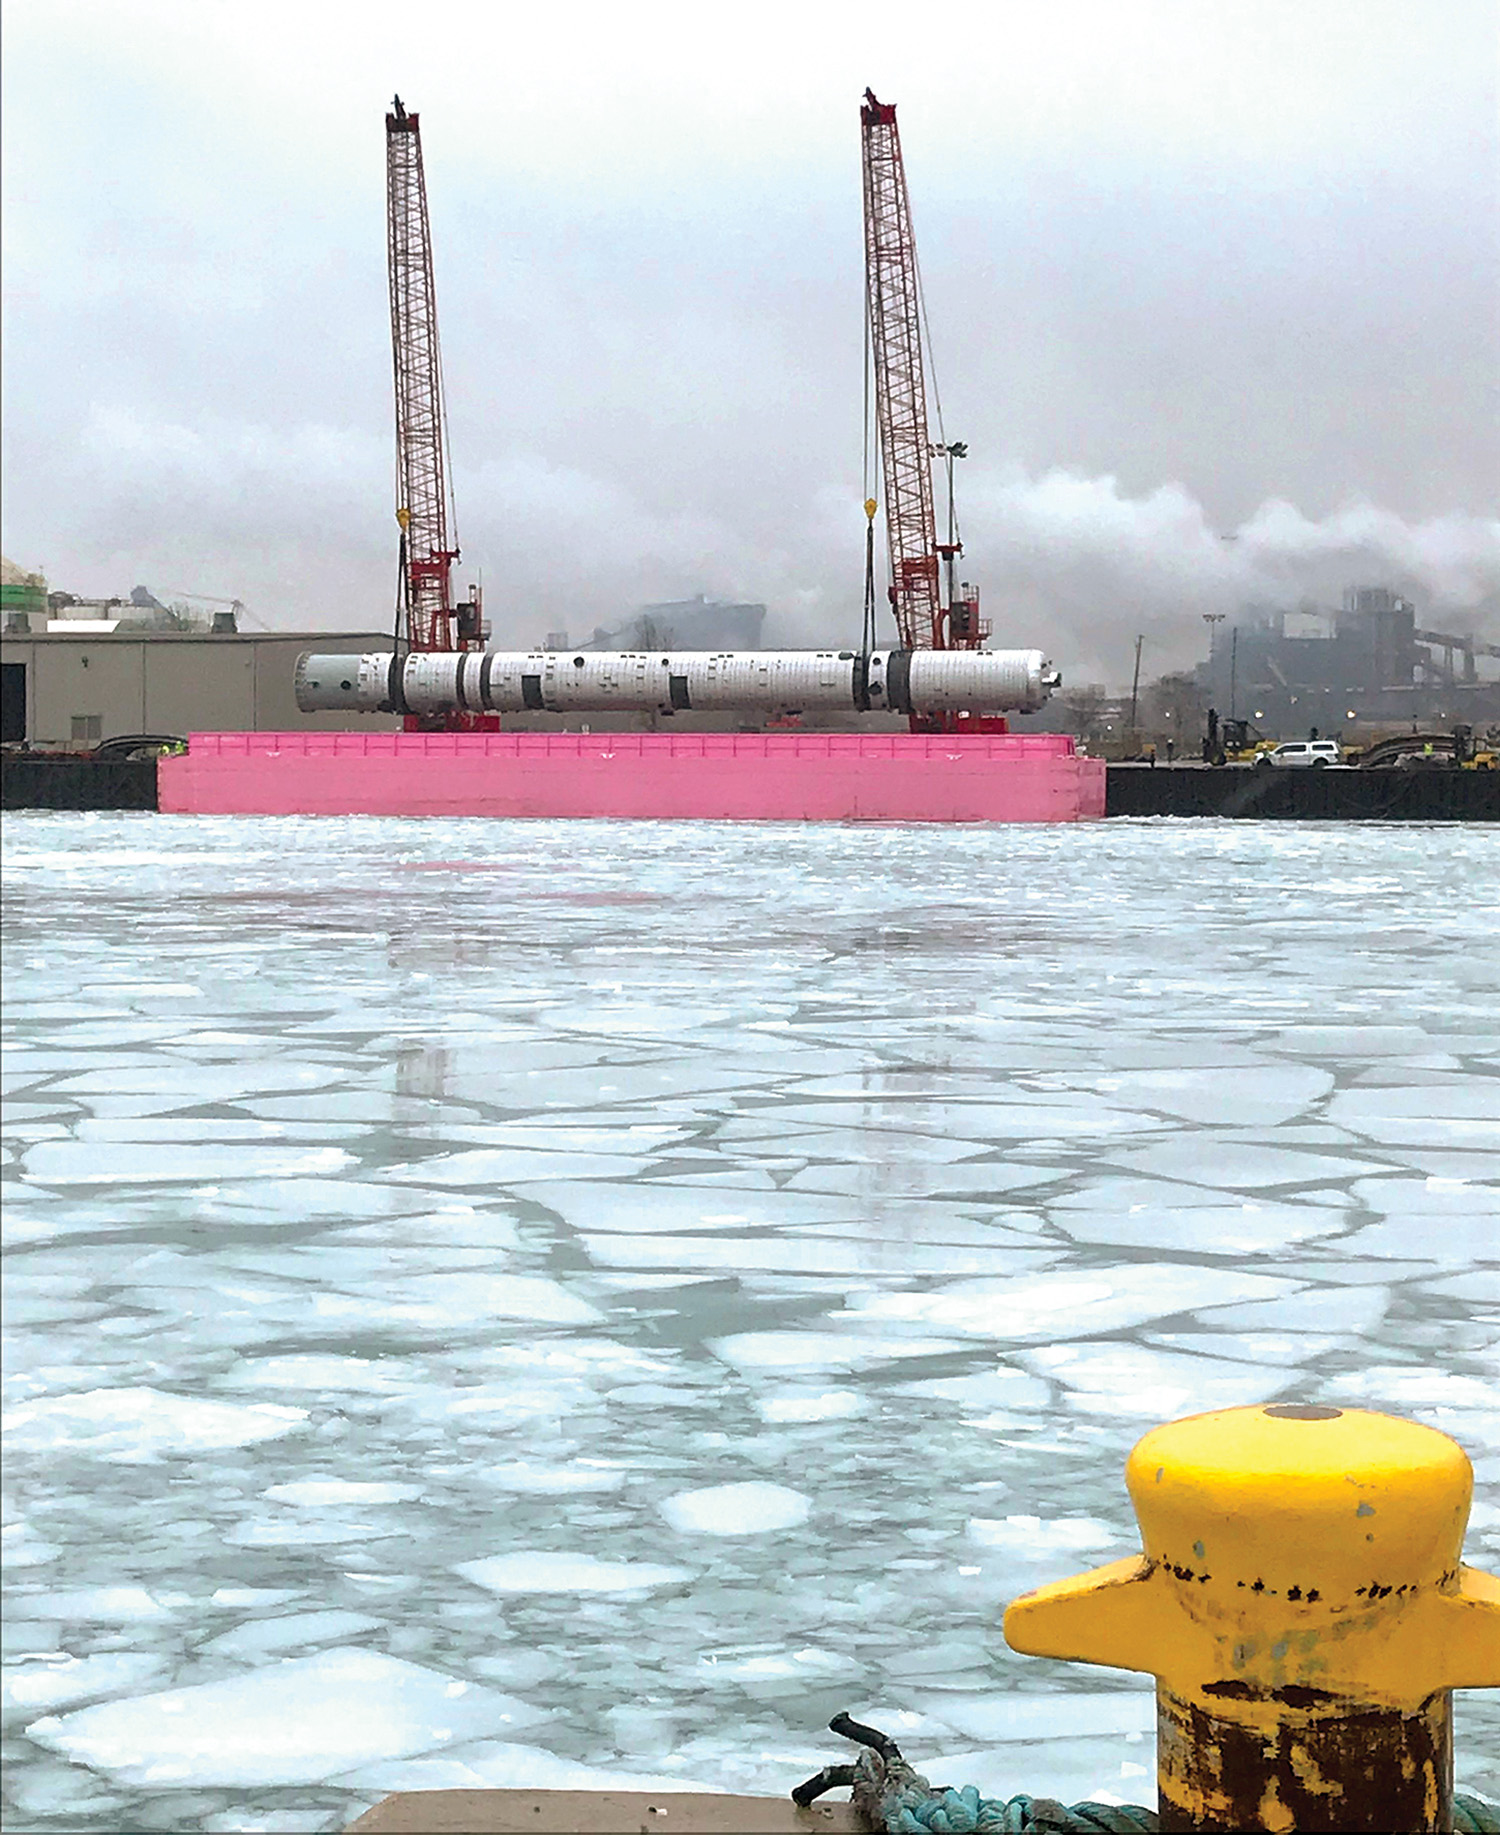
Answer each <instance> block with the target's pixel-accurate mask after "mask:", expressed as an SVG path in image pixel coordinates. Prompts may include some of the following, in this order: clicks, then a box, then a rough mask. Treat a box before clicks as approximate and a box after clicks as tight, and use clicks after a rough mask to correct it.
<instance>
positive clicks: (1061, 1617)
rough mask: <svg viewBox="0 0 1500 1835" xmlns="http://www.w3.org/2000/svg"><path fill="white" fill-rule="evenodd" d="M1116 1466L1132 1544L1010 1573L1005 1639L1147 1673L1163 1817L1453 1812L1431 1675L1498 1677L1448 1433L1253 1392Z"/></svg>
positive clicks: (1494, 1621) (1493, 1588)
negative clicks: (1130, 1509) (1025, 1582)
mask: <svg viewBox="0 0 1500 1835" xmlns="http://www.w3.org/2000/svg"><path fill="white" fill-rule="evenodd" d="M1125 1475H1126V1483H1127V1484H1128V1485H1129V1487H1130V1495H1131V1499H1132V1501H1133V1503H1134V1505H1135V1511H1136V1516H1137V1518H1138V1519H1139V1521H1140V1526H1141V1539H1142V1542H1143V1543H1144V1545H1145V1553H1144V1554H1143V1555H1139V1556H1135V1557H1133V1558H1132V1559H1130V1560H1126V1561H1115V1562H1112V1563H1111V1564H1110V1565H1109V1566H1108V1567H1102V1568H1098V1569H1096V1570H1095V1571H1094V1572H1093V1573H1091V1574H1081V1575H1079V1576H1077V1577H1076V1578H1075V1579H1072V1580H1060V1581H1058V1582H1056V1584H1054V1585H1052V1586H1045V1587H1039V1588H1038V1589H1037V1590H1036V1591H1035V1592H1033V1593H1023V1594H1022V1595H1021V1597H1020V1598H1019V1599H1017V1600H1015V1601H1014V1602H1013V1604H1012V1605H1011V1607H1010V1609H1009V1611H1008V1612H1007V1613H1006V1614H1005V1637H1006V1642H1007V1643H1009V1644H1010V1646H1011V1647H1012V1649H1014V1650H1019V1651H1023V1652H1025V1653H1026V1654H1027V1655H1028V1656H1039V1657H1066V1658H1071V1659H1073V1660H1076V1661H1078V1662H1083V1663H1105V1664H1109V1665H1112V1666H1113V1667H1114V1668H1117V1669H1136V1670H1144V1671H1146V1672H1147V1673H1148V1674H1150V1675H1154V1676H1155V1677H1156V1702H1157V1758H1156V1764H1157V1789H1158V1794H1159V1806H1160V1817H1161V1827H1162V1829H1163V1831H1174V1832H1181V1831H1195V1832H1196V1831H1209V1830H1226V1829H1261V1830H1271V1831H1275V1832H1276V1835H1288V1832H1290V1831H1293V1830H1295V1831H1298V1832H1299V1835H1304V1832H1310V1831H1323V1830H1382V1829H1387V1830H1388V1829H1401V1830H1407V1831H1416V1832H1418V1835H1428V1832H1429V1831H1432V1832H1437V1831H1447V1830H1451V1829H1452V1827H1453V1700H1452V1695H1451V1693H1450V1691H1451V1690H1453V1689H1455V1688H1494V1687H1497V1686H1500V1580H1497V1579H1495V1578H1494V1577H1492V1576H1491V1575H1488V1574H1482V1573H1480V1572H1478V1571H1477V1570H1476V1569H1474V1568H1471V1567H1464V1566H1463V1565H1462V1564H1461V1562H1460V1559H1459V1556H1460V1551H1461V1549H1462V1546H1463V1535H1464V1527H1465V1525H1466V1523H1467V1522H1468V1516H1469V1500H1470V1497H1471V1495H1472V1492H1473V1470H1472V1468H1471V1467H1470V1465H1469V1461H1468V1459H1467V1457H1466V1456H1465V1454H1464V1452H1463V1449H1462V1448H1461V1447H1459V1446H1458V1445H1457V1444H1456V1443H1455V1442H1454V1441H1452V1440H1450V1439H1449V1438H1448V1436H1447V1435H1446V1434H1440V1433H1438V1432H1437V1431H1436V1430H1435V1429H1433V1428H1430V1427H1421V1426H1419V1425H1418V1424H1417V1423H1416V1422H1414V1421H1402V1420H1397V1419H1395V1418H1394V1417H1393V1416H1391V1415H1381V1414H1369V1413H1366V1412H1365V1411H1363V1410H1359V1409H1338V1408H1323V1407H1312V1406H1307V1405H1304V1404H1298V1403H1286V1404H1272V1405H1270V1406H1268V1407H1261V1408H1226V1409H1222V1410H1220V1411H1218V1412H1217V1413H1214V1414H1201V1415H1193V1416H1191V1417H1190V1418H1189V1419H1187V1420H1184V1421H1173V1422H1171V1423H1170V1424H1169V1425H1167V1426H1165V1427H1158V1428H1156V1429H1155V1430H1154V1431H1153V1432H1151V1433H1149V1434H1147V1435H1146V1437H1145V1438H1144V1439H1143V1440H1141V1441H1140V1442H1139V1443H1138V1445H1137V1446H1136V1448H1135V1450H1134V1451H1133V1452H1132V1453H1131V1455H1130V1459H1129V1461H1128V1463H1127V1466H1126V1474H1125Z"/></svg>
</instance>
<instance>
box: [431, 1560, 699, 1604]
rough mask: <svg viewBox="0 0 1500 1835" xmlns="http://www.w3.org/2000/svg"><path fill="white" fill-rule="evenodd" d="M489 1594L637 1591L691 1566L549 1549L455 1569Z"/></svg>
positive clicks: (674, 1581) (678, 1579)
mask: <svg viewBox="0 0 1500 1835" xmlns="http://www.w3.org/2000/svg"><path fill="white" fill-rule="evenodd" d="M453 1571H454V1572H455V1573H456V1574H462V1575H463V1577H464V1579H465V1580H472V1581H473V1583H474V1584H475V1586H478V1587H483V1588H484V1589H485V1590H486V1591H487V1592H490V1593H618V1594H624V1595H635V1594H642V1593H649V1592H654V1591H655V1590H656V1589H657V1588H659V1587H670V1586H679V1585H681V1583H682V1582H683V1581H685V1580H691V1579H692V1577H693V1574H692V1570H691V1569H690V1568H685V1567H670V1566H667V1565H665V1564H664V1563H662V1562H657V1561H606V1560H603V1559H601V1558H600V1557H599V1556H598V1555H585V1554H565V1553H561V1552H557V1551H552V1550H545V1551H542V1550H534V1551H527V1552H519V1551H518V1552H515V1553H512V1554H507V1555H490V1556H487V1557H485V1558H483V1559H481V1560H478V1561H462V1562H460V1563H459V1564H458V1566H457V1567H456V1568H455V1569H454V1570H453Z"/></svg>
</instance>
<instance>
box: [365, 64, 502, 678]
mask: <svg viewBox="0 0 1500 1835" xmlns="http://www.w3.org/2000/svg"><path fill="white" fill-rule="evenodd" d="M385 151H386V210H387V216H386V221H387V241H388V249H389V256H390V280H391V348H392V352H393V354H394V359H395V373H396V469H397V486H396V488H397V491H398V493H399V501H398V504H397V509H396V517H397V520H398V521H399V523H400V524H401V531H402V563H403V575H404V578H403V585H404V591H405V600H406V631H405V636H406V641H407V643H408V645H409V646H410V648H411V649H413V650H458V649H474V648H478V647H479V643H480V637H479V619H478V608H477V607H470V606H467V605H466V606H460V607H455V605H454V603H453V563H454V562H455V561H456V560H457V559H458V548H457V546H456V545H455V544H454V542H453V539H452V536H451V535H450V528H451V520H450V516H449V500H448V466H447V455H446V452H445V442H444V426H443V376H442V365H441V360H440V354H439V347H438V327H437V300H436V295H435V293H434V289H433V280H432V232H431V230H430V228H429V226H428V221H427V184H426V180H425V179H424V177H423V174H422V135H421V129H420V126H419V124H418V118H417V116H416V115H414V114H409V113H408V112H407V110H406V109H405V108H403V107H402V105H401V98H400V96H397V97H396V99H395V102H394V104H393V107H392V112H391V113H390V114H388V115H387V116H386V118H385Z"/></svg>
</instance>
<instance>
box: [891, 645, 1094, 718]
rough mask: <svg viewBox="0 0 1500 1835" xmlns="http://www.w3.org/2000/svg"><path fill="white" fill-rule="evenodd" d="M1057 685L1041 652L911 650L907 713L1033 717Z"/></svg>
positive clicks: (1053, 674) (1055, 678) (1057, 681)
mask: <svg viewBox="0 0 1500 1835" xmlns="http://www.w3.org/2000/svg"><path fill="white" fill-rule="evenodd" d="M1059 680H1060V678H1059V677H1058V676H1057V675H1056V673H1055V672H1054V671H1053V670H1052V668H1051V666H1050V665H1049V664H1048V662H1047V659H1046V657H1044V656H1043V655H1042V653H1041V651H1040V650H913V651H911V653H910V668H909V671H908V676H907V708H906V711H908V712H910V713H914V714H945V713H956V712H959V711H967V712H969V713H976V714H980V713H985V714H988V713H995V714H1003V713H1020V714H1034V713H1035V712H1036V711H1037V709H1038V708H1039V707H1041V706H1043V705H1044V704H1045V702H1046V700H1047V697H1048V695H1050V694H1051V692H1052V690H1053V689H1054V688H1055V687H1057V686H1058V683H1059Z"/></svg>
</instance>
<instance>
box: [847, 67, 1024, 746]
mask: <svg viewBox="0 0 1500 1835" xmlns="http://www.w3.org/2000/svg"><path fill="white" fill-rule="evenodd" d="M859 118H860V125H861V129H862V140H863V146H864V191H865V289H866V297H867V301H868V311H869V327H870V349H871V354H872V356H873V359H874V370H875V410H876V425H877V428H878V430H879V439H880V461H881V471H882V475H883V477H884V481H885V504H886V512H885V521H886V533H887V535H888V537H889V542H890V560H891V584H890V600H891V609H892V611H893V612H894V614H895V618H896V628H897V630H898V631H899V632H900V637H901V643H902V645H903V647H904V648H906V649H908V650H977V649H978V648H979V646H980V645H981V644H982V643H983V642H984V640H985V638H986V637H988V636H989V626H988V625H987V624H985V623H982V622H981V620H980V617H979V596H978V594H977V593H976V592H975V591H974V589H973V588H972V587H971V586H969V585H967V584H964V585H962V586H956V585H955V581H954V561H955V559H956V557H957V556H958V555H960V554H962V553H963V544H962V543H961V542H960V541H959V539H958V531H957V525H956V522H955V519H954V513H953V461H954V460H955V459H961V458H963V457H965V448H964V447H963V446H962V445H961V444H960V443H959V442H958V441H947V442H944V443H942V444H939V445H934V444H933V443H932V442H931V440H930V439H929V438H928V433H927V375H926V369H927V368H930V365H931V352H930V350H928V349H927V340H926V337H925V335H924V314H923V310H922V292H921V282H920V280H919V278H918V274H917V245H916V241H915V239H914V237H913V235H912V226H911V201H910V198H909V197H908V195H907V189H906V168H905V167H904V165H903V164H902V161H901V136H900V133H899V131H898V130H897V127H896V109H895V105H894V104H893V103H889V102H880V101H877V100H876V98H875V95H874V94H873V92H872V91H870V90H868V89H867V90H866V91H865V99H864V104H863V106H862V107H861V109H860V111H859ZM924 351H925V352H926V365H925V367H924ZM939 418H940V419H941V416H940V417H939ZM935 458H941V459H943V460H945V461H946V465H947V475H948V539H947V541H946V542H940V541H939V540H938V539H937V520H936V514H935V509H934V503H933V488H932V461H933V460H934V459H935ZM872 513H873V512H872ZM952 720H956V721H959V722H962V723H963V724H964V725H967V726H969V727H971V728H973V727H974V726H976V725H977V724H979V723H978V722H977V721H974V720H972V719H969V718H968V717H966V716H964V715H957V716H950V717H948V719H945V720H944V721H943V722H942V723H941V724H943V725H945V726H946V725H947V724H949V722H950V721H952ZM984 725H985V726H986V727H987V728H989V729H990V730H995V728H996V727H997V726H998V729H999V730H1001V731H1003V730H1004V723H1003V722H998V723H996V722H989V721H986V722H984Z"/></svg>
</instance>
